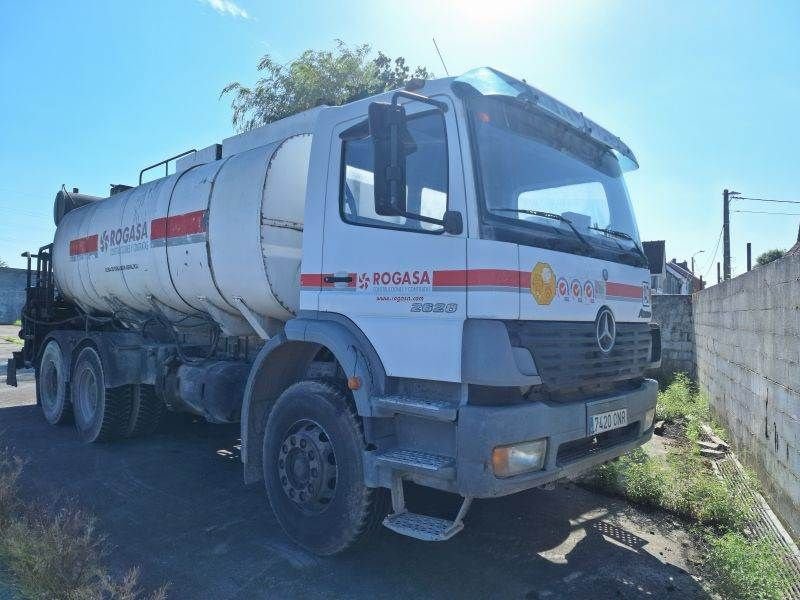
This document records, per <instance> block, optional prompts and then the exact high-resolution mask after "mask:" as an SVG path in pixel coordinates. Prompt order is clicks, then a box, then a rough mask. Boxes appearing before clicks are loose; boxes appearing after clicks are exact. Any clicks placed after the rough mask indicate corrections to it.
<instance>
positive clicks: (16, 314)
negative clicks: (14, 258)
mask: <svg viewBox="0 0 800 600" xmlns="http://www.w3.org/2000/svg"><path fill="white" fill-rule="evenodd" d="M26 273H27V271H26V270H25V269H12V268H10V267H0V325H7V324H9V323H13V322H14V321H16V320H17V319H19V318H20V315H21V314H22V306H23V305H24V304H25V284H26V277H27V275H26Z"/></svg>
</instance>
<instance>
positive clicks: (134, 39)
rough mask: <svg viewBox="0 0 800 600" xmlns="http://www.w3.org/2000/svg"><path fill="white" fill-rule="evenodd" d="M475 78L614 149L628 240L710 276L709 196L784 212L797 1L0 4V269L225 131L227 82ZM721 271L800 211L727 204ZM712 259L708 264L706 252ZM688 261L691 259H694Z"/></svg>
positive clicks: (798, 104) (716, 229) (782, 235)
mask: <svg viewBox="0 0 800 600" xmlns="http://www.w3.org/2000/svg"><path fill="white" fill-rule="evenodd" d="M433 37H435V38H436V41H437V43H438V45H439V48H440V49H441V51H442V55H443V57H444V61H445V64H446V66H447V69H448V70H449V72H450V74H451V75H453V74H460V73H463V72H465V71H467V70H469V69H471V68H474V67H478V66H491V67H494V68H497V69H499V70H501V71H504V72H506V73H509V74H511V75H514V76H515V77H518V78H525V79H526V80H527V81H528V82H529V83H531V84H532V85H534V86H536V87H538V88H540V89H542V90H544V91H546V92H548V93H550V94H552V95H554V96H555V97H557V98H559V99H560V100H562V101H564V102H565V103H567V104H569V105H570V106H572V107H573V108H576V109H578V110H580V111H582V112H583V113H585V114H586V115H587V116H589V117H590V118H592V119H593V120H595V121H597V122H598V123H600V124H601V125H603V126H604V127H606V128H607V129H609V130H611V131H612V132H614V133H615V134H617V135H619V136H620V137H621V138H622V139H623V140H624V141H625V142H626V143H627V144H628V145H629V146H630V147H631V148H632V149H633V150H634V152H635V153H636V155H637V157H638V159H639V163H640V165H641V168H640V169H639V170H638V171H635V172H633V173H631V174H630V175H629V177H628V187H629V190H630V193H631V197H632V201H633V205H634V210H635V213H636V216H637V219H638V223H639V230H640V233H641V237H642V239H644V240H655V239H663V240H666V244H667V258H668V259H671V258H677V259H678V260H688V259H689V258H690V257H691V256H692V255H693V254H695V253H699V254H697V255H696V272H697V273H698V274H700V275H705V277H706V279H707V280H709V279H710V280H713V281H716V267H715V264H716V261H718V260H721V257H722V248H721V243H719V244H718V240H719V238H720V232H721V227H722V190H723V189H724V188H729V189H732V190H736V191H738V192H741V193H742V194H743V195H745V196H749V197H758V198H768V199H780V200H792V201H800V186H799V185H798V172H799V171H800V169H799V168H798V162H799V161H798V152H797V150H796V148H797V141H798V137H800V118H799V117H798V115H797V113H796V111H797V109H798V108H800V2H797V1H796V0H794V1H787V2H780V1H777V0H775V1H771V2H755V1H753V2H738V1H733V0H731V1H727V2H717V1H714V0H704V1H701V2H697V1H696V0H694V1H691V2H687V1H683V0H671V1H669V2H667V1H664V2H648V1H632V0H631V1H628V2H622V1H615V0H608V1H603V2H600V1H597V2H577V1H565V0H561V1H558V2H556V1H544V0H527V1H515V0H491V1H486V0H481V1H478V0H461V1H459V2H449V1H441V2H436V1H435V0H406V1H405V2H380V1H375V0H371V1H365V2H362V1H355V0H354V1H351V2H336V1H335V0H328V1H325V2H311V1H308V0H293V1H292V2H265V1H260V0H235V1H233V0H139V1H136V2H134V1H131V2H123V1H122V0H116V1H111V2H109V1H105V0H103V1H100V0H97V1H79V0H74V1H71V2H62V1H55V0H52V1H43V0H31V1H28V2H22V1H20V0H0V215H2V217H0V258H2V259H4V260H5V261H7V262H8V263H9V264H10V265H11V266H23V264H24V263H23V259H22V258H20V257H19V255H20V253H21V252H22V251H24V250H28V249H30V250H35V249H37V248H38V247H39V246H41V245H44V244H46V243H49V242H50V241H51V240H52V235H53V231H54V226H53V221H52V204H53V198H54V196H55V193H56V192H57V191H58V190H59V189H60V188H61V185H62V184H64V185H66V187H67V188H68V189H72V188H73V187H78V188H80V190H81V192H85V193H88V194H93V195H100V196H106V195H107V194H108V189H109V188H108V186H109V184H111V183H127V184H132V183H135V182H136V180H137V177H138V172H139V170H140V169H141V168H142V167H144V166H146V165H149V164H152V163H154V162H157V161H158V160H160V159H162V158H165V157H167V156H170V155H173V154H177V153H178V152H181V151H183V150H185V149H188V148H194V147H196V148H201V147H204V146H206V145H208V144H211V143H214V142H218V141H221V140H222V138H224V137H228V136H230V135H231V134H232V133H233V128H232V125H231V121H230V116H231V110H230V101H229V100H228V99H225V98H223V99H220V97H219V94H220V90H221V89H222V88H223V87H224V86H225V85H226V84H227V83H229V82H231V81H241V82H242V83H252V82H253V81H254V79H255V77H256V63H257V61H258V59H259V58H260V57H261V56H262V55H264V54H267V53H268V54H271V55H272V56H273V57H274V58H276V59H277V60H279V61H281V62H288V61H290V60H292V59H293V58H295V57H297V56H298V55H299V54H300V53H301V52H302V51H304V50H305V49H308V48H312V49H326V48H332V47H333V46H334V40H335V39H337V38H338V39H342V40H344V41H345V42H346V43H348V44H351V45H355V44H361V43H368V44H370V45H371V46H372V47H373V48H374V49H375V50H382V51H383V52H385V53H386V54H388V55H389V56H392V57H394V56H397V55H402V56H404V57H406V59H407V60H408V61H409V62H410V63H411V64H412V65H417V64H421V65H425V66H427V67H428V68H429V69H431V70H432V71H433V72H434V73H435V74H436V75H437V76H441V75H444V74H445V72H444V68H443V66H442V64H441V62H440V60H439V57H438V55H437V54H436V51H435V48H434V46H433V42H432V41H431V40H432V38H433ZM732 209H733V210H734V211H737V210H750V211H768V212H774V213H779V212H783V213H795V214H793V215H768V214H756V213H745V212H733V213H732V215H731V240H732V241H731V247H732V256H733V273H734V275H735V274H737V273H741V272H743V271H744V270H745V268H746V266H745V244H746V243H747V242H752V245H753V254H754V256H756V255H758V254H760V253H761V252H763V251H765V250H768V249H771V248H775V247H779V248H784V249H785V248H788V247H790V246H791V245H792V244H793V243H794V241H795V240H796V238H797V234H798V225H799V224H800V204H778V203H761V202H750V201H735V202H734V203H733V204H732ZM715 248H716V250H717V252H716V255H715V254H714V253H715ZM701 251H702V252H701Z"/></svg>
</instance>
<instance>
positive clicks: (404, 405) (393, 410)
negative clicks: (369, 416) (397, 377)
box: [372, 396, 458, 421]
mask: <svg viewBox="0 0 800 600" xmlns="http://www.w3.org/2000/svg"><path fill="white" fill-rule="evenodd" d="M372 405H373V407H374V408H375V416H386V417H390V416H393V415H412V416H415V417H422V418H425V419H431V420H433V421H455V420H456V415H457V414H458V407H457V406H455V405H453V404H450V403H449V402H442V401H441V400H429V399H427V398H419V397H414V396H379V397H376V398H373V399H372Z"/></svg>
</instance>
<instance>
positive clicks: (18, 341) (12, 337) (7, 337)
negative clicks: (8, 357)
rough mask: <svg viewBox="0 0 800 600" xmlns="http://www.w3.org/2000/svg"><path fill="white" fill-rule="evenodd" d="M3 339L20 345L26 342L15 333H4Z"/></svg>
mask: <svg viewBox="0 0 800 600" xmlns="http://www.w3.org/2000/svg"><path fill="white" fill-rule="evenodd" d="M3 339H4V340H5V341H7V342H11V343H12V344H17V345H19V346H22V344H24V343H25V342H24V341H22V338H18V337H17V336H15V335H4V336H3Z"/></svg>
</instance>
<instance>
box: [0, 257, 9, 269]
mask: <svg viewBox="0 0 800 600" xmlns="http://www.w3.org/2000/svg"><path fill="white" fill-rule="evenodd" d="M7 266H8V263H7V262H6V261H4V260H3V259H2V258H0V267H7Z"/></svg>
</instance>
